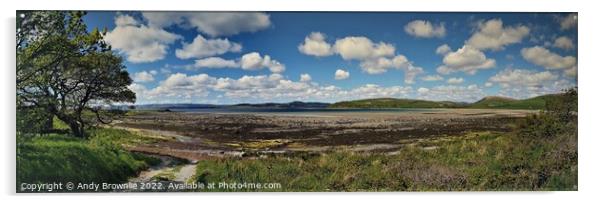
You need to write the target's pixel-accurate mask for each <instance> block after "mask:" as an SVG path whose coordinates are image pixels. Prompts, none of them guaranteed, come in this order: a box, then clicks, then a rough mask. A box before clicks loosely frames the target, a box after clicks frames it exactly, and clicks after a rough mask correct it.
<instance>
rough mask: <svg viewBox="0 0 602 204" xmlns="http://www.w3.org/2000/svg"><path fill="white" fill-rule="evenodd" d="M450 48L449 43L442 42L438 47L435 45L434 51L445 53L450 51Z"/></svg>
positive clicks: (439, 53)
mask: <svg viewBox="0 0 602 204" xmlns="http://www.w3.org/2000/svg"><path fill="white" fill-rule="evenodd" d="M451 51H452V50H451V48H450V47H449V45H447V44H443V45H441V46H439V47H437V50H435V53H437V54H438V55H446V54H447V53H450V52H451Z"/></svg>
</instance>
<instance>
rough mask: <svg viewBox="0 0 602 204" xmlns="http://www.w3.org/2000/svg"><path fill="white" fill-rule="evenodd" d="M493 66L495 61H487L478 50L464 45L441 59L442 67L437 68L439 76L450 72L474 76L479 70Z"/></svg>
mask: <svg viewBox="0 0 602 204" xmlns="http://www.w3.org/2000/svg"><path fill="white" fill-rule="evenodd" d="M494 66H495V59H489V58H487V57H486V56H485V54H484V53H483V52H481V51H480V50H478V49H476V48H474V47H472V46H469V45H465V46H464V47H462V48H460V49H458V50H457V51H455V52H450V53H447V54H446V55H445V57H443V65H442V66H439V67H438V68H437V72H439V73H440V74H449V73H452V72H458V71H462V72H466V73H468V74H471V75H472V74H475V73H476V72H477V71H478V70H481V69H490V68H492V67H494Z"/></svg>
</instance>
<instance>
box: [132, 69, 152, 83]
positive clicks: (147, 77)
mask: <svg viewBox="0 0 602 204" xmlns="http://www.w3.org/2000/svg"><path fill="white" fill-rule="evenodd" d="M132 79H133V80H134V82H137V83H144V82H151V81H154V80H155V78H154V77H153V74H152V73H150V72H147V71H141V72H136V73H134V75H133V76H132Z"/></svg>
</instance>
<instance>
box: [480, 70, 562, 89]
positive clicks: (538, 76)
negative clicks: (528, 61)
mask: <svg viewBox="0 0 602 204" xmlns="http://www.w3.org/2000/svg"><path fill="white" fill-rule="evenodd" d="M556 79H558V76H557V75H555V74H553V73H551V72H549V71H543V72H534V71H531V70H527V69H505V70H503V71H501V72H499V73H497V74H495V75H494V76H492V77H491V78H489V81H490V82H494V83H498V84H500V85H501V86H502V87H510V86H523V87H540V86H543V84H545V83H546V82H550V81H554V80H556Z"/></svg>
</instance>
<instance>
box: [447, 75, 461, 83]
mask: <svg viewBox="0 0 602 204" xmlns="http://www.w3.org/2000/svg"><path fill="white" fill-rule="evenodd" d="M447 83H448V84H461V83H464V78H460V77H457V78H449V79H447Z"/></svg>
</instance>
